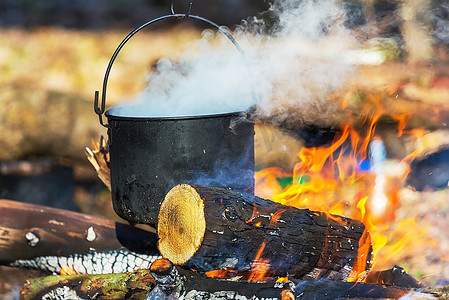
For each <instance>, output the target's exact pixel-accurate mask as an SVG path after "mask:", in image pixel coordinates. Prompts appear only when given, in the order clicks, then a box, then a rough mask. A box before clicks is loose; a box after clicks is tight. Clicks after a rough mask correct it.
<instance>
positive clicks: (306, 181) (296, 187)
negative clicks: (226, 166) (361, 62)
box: [256, 85, 428, 281]
mask: <svg viewBox="0 0 449 300" xmlns="http://www.w3.org/2000/svg"><path fill="white" fill-rule="evenodd" d="M399 88H400V86H399V85H398V86H395V87H392V89H391V91H390V92H392V91H393V90H395V91H396V90H397V89H399ZM353 93H355V91H354V90H351V91H350V93H348V94H346V95H345V96H344V97H343V102H342V109H343V110H344V109H346V108H348V107H350V106H351V101H354V100H353V98H354V95H353ZM332 97H336V96H335V95H332ZM365 98H366V99H365V101H366V102H367V103H369V105H368V104H367V105H366V106H365V107H364V108H363V112H361V113H360V115H364V116H367V117H365V119H363V120H360V117H352V115H349V117H348V122H347V124H345V125H343V126H342V127H341V130H340V134H339V135H338V136H337V137H336V138H335V139H334V141H333V142H332V144H331V145H330V146H327V147H312V148H305V147H303V148H302V149H301V151H300V152H299V153H298V157H299V159H300V162H298V163H297V164H296V166H295V167H294V169H293V174H292V175H290V177H291V184H289V185H288V186H287V187H285V188H283V187H282V186H281V184H280V183H279V180H278V179H279V178H287V177H288V176H289V175H288V174H286V173H285V172H283V171H282V170H280V169H278V168H275V167H271V168H268V169H264V170H261V171H259V172H257V173H256V194H257V195H258V196H261V197H265V198H270V199H271V200H273V201H276V202H279V203H282V204H285V205H291V206H295V207H298V208H308V209H310V210H312V211H313V210H314V211H322V212H324V213H325V214H326V216H328V218H330V219H333V220H336V221H339V222H342V221H343V220H342V219H341V218H340V217H336V216H335V215H345V216H347V217H350V218H353V219H358V220H360V221H361V222H363V224H364V225H365V227H366V231H365V233H364V235H363V238H362V239H361V241H360V243H359V248H358V249H359V259H358V261H357V262H356V265H355V266H354V269H353V273H351V275H350V278H349V280H350V281H356V280H360V278H361V276H362V273H363V271H364V270H365V268H366V263H367V261H366V256H365V258H364V259H363V255H367V253H368V252H369V251H370V250H369V249H368V248H369V247H370V245H372V249H373V257H374V259H373V262H372V263H373V264H372V267H373V268H378V269H379V268H387V267H392V265H390V264H391V263H393V265H394V263H396V262H394V261H393V260H392V257H394V255H396V254H397V251H400V250H403V249H404V247H406V246H407V244H411V243H412V241H413V240H414V241H415V242H416V241H417V240H416V237H415V238H414V236H413V235H414V234H413V230H415V228H416V227H419V226H418V225H417V224H416V223H415V222H414V220H413V218H409V219H404V220H401V221H398V220H396V213H395V211H396V209H397V207H398V206H399V204H400V198H399V191H400V189H401V187H402V186H403V183H404V181H405V179H406V177H407V175H408V173H409V171H410V167H409V165H410V163H411V162H412V161H413V159H415V157H417V155H419V154H420V153H422V150H420V149H419V148H420V147H418V149H417V150H416V151H414V152H411V153H409V154H408V155H407V156H406V157H405V158H404V159H403V160H402V161H396V162H395V161H388V162H385V163H384V164H382V166H381V168H380V171H374V168H373V166H371V167H372V168H371V169H369V170H364V169H363V168H362V163H363V162H364V161H366V160H367V159H368V152H369V147H370V143H372V141H373V140H374V139H379V140H380V138H379V137H376V127H377V123H378V121H379V119H380V118H381V117H383V116H385V115H388V117H389V118H390V119H392V120H396V122H397V135H398V136H404V135H408V136H409V137H410V138H415V139H419V138H420V137H422V136H423V135H424V133H425V131H423V130H420V129H418V130H412V131H411V130H406V125H407V121H408V120H409V119H410V115H405V114H402V115H389V114H388V110H387V109H385V108H384V107H383V106H382V101H381V97H377V95H366V97H365ZM418 146H419V145H418ZM387 163H392V164H393V165H392V166H389V165H388V164H387ZM393 222H399V225H398V226H396V227H394V228H392V227H391V226H389V225H390V224H392V223H393ZM402 224H407V225H408V226H410V227H409V230H405V227H404V225H402ZM417 231H419V232H421V234H422V235H424V233H423V232H422V229H419V230H417ZM370 236H371V237H370ZM426 240H428V239H426ZM261 249H262V250H263V247H261ZM369 263H370V262H369Z"/></svg>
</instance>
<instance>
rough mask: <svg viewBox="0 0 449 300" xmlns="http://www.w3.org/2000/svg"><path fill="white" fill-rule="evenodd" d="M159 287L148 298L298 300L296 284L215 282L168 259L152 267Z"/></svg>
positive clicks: (156, 262)
mask: <svg viewBox="0 0 449 300" xmlns="http://www.w3.org/2000/svg"><path fill="white" fill-rule="evenodd" d="M150 272H151V275H153V278H154V279H155V282H156V287H155V288H154V289H153V290H152V291H151V292H150V293H149V296H148V299H149V300H150V299H161V298H158V297H161V296H165V297H167V298H168V299H197V300H199V299H285V300H288V299H295V297H294V294H293V287H294V286H293V284H292V283H291V282H283V283H275V282H270V283H252V282H244V281H228V280H220V279H212V278H208V277H205V276H204V275H202V274H199V273H195V272H192V271H190V270H183V269H181V268H179V267H175V266H174V265H173V264H172V263H171V262H170V261H169V260H167V259H164V258H162V259H159V260H156V261H155V262H154V263H153V264H152V265H151V268H150Z"/></svg>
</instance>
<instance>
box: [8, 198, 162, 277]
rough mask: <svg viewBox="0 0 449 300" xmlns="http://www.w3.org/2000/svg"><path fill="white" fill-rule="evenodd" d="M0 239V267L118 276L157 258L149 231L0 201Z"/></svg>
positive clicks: (39, 207) (43, 208)
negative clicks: (117, 274) (8, 266)
mask: <svg viewBox="0 0 449 300" xmlns="http://www.w3.org/2000/svg"><path fill="white" fill-rule="evenodd" d="M0 236H1V237H2V238H1V239H0V264H3V265H10V266H17V267H30V268H36V269H42V270H46V271H48V272H53V273H61V272H62V273H67V274H76V273H91V274H92V273H96V274H99V273H114V272H115V273H121V272H127V271H133V270H136V269H139V268H148V267H149V266H150V264H151V262H153V261H154V260H155V259H157V258H158V257H159V251H158V250H157V248H156V240H157V237H156V234H155V233H152V232H149V231H146V230H142V229H138V228H135V227H131V226H129V225H126V224H122V223H117V222H114V221H111V220H107V219H103V218H99V217H94V216H90V215H86V214H81V213H76V212H72V211H67V210H62V209H56V208H51V207H45V206H40V205H34V204H28V203H22V202H15V201H9V200H0Z"/></svg>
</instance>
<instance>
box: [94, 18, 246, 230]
mask: <svg viewBox="0 0 449 300" xmlns="http://www.w3.org/2000/svg"><path fill="white" fill-rule="evenodd" d="M187 17H189V18H194V19H199V20H202V21H205V22H207V23H209V24H211V25H213V26H215V27H216V28H218V29H219V30H220V31H221V32H223V33H224V34H226V36H228V37H229V38H230V40H231V41H232V42H233V43H234V45H236V47H237V49H238V50H240V51H241V49H240V47H239V46H238V44H237V43H236V41H235V40H234V39H233V38H232V36H231V35H230V34H229V33H228V32H227V31H225V30H224V29H223V28H221V27H219V26H218V25H216V24H215V23H213V22H211V21H209V20H207V19H204V18H202V17H199V16H194V15H189V14H175V13H173V14H171V15H167V16H162V17H159V18H157V19H153V20H151V21H148V22H147V23H145V24H143V25H141V26H140V27H138V28H136V29H135V30H134V31H132V32H131V33H130V34H129V35H128V36H127V37H126V38H125V39H124V40H123V41H122V43H121V44H120V45H119V46H118V48H117V50H116V51H115V53H114V54H113V56H112V58H111V60H110V62H109V65H108V68H107V70H106V74H105V78H104V81H103V94H102V102H101V106H99V105H98V102H99V101H98V98H99V92H98V91H97V92H95V112H96V113H97V114H98V115H99V118H100V123H101V124H102V125H103V126H105V127H107V128H108V137H109V141H108V144H109V151H110V168H111V189H112V191H111V192H112V201H113V204H114V210H115V211H116V213H117V214H118V215H119V216H121V217H122V218H124V219H126V220H128V221H131V222H136V223H145V224H150V225H154V224H156V221H157V216H158V213H159V207H160V203H161V201H162V200H163V199H164V197H165V194H166V193H167V192H168V191H169V190H170V188H172V187H173V186H174V185H176V184H179V183H197V184H206V185H219V186H224V187H229V188H232V189H235V190H238V191H245V192H249V193H252V192H253V191H254V123H253V122H252V121H251V120H252V118H251V117H250V114H251V111H248V112H229V113H223V114H214V115H201V116H184V117H132V116H129V117H128V116H120V115H118V114H115V113H114V110H113V109H112V110H108V111H107V112H106V117H107V118H108V124H104V123H103V118H102V114H103V113H104V111H105V101H106V86H107V80H108V76H109V72H110V70H111V67H112V64H113V62H114V60H115V58H116V56H117V55H118V53H119V51H120V50H121V49H122V47H123V46H124V44H125V43H126V42H127V41H128V40H129V39H130V38H131V37H132V36H133V35H134V34H135V33H137V32H138V31H139V30H141V29H142V28H144V27H146V26H148V25H150V24H152V23H154V22H157V21H160V20H163V19H167V18H187Z"/></svg>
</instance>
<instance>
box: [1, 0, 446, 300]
mask: <svg viewBox="0 0 449 300" xmlns="http://www.w3.org/2000/svg"><path fill="white" fill-rule="evenodd" d="M312 2H313V1H312ZM312 2H311V3H306V4H304V6H299V7H296V9H295V8H291V7H283V6H282V5H281V6H280V7H278V8H277V9H279V11H276V13H277V14H279V16H282V17H285V16H287V17H292V15H294V16H296V15H295V14H294V13H295V12H298V13H299V11H301V14H303V15H301V16H305V14H306V12H309V13H310V11H312V10H313V8H312V6H313V5H312V4H313V3H312ZM323 3H324V4H323V5H324V6H331V7H334V6H333V5H335V3H333V2H332V1H324V2H323ZM287 6H288V5H287ZM273 7H274V8H273V10H275V8H276V7H275V6H273ZM291 11H293V13H292V12H291ZM171 12H172V13H171V14H169V15H166V16H162V17H160V18H156V19H153V20H150V21H148V22H147V23H145V24H143V25H142V26H140V27H138V28H136V29H135V30H134V31H132V32H131V33H130V34H129V35H128V36H126V37H125V38H124V40H123V41H122V43H120V44H119V46H118V48H117V49H116V51H115V52H114V54H113V55H112V58H111V60H110V62H109V65H108V67H107V69H106V73H105V77H104V81H103V89H102V90H101V93H100V92H98V91H97V92H96V93H95V103H94V109H95V113H96V114H97V115H98V116H99V121H100V124H101V125H102V126H104V127H105V128H107V138H104V137H101V139H100V141H99V142H98V143H97V142H96V141H93V146H92V148H86V152H85V154H86V156H87V158H88V160H89V162H90V163H91V164H92V165H93V166H94V168H95V171H96V172H97V173H98V177H99V178H100V179H101V181H102V182H103V183H104V184H105V185H106V187H107V188H108V189H109V190H110V191H111V197H112V202H113V206H114V211H115V212H116V213H117V215H119V216H120V217H121V218H122V219H123V220H125V221H127V222H128V224H125V223H118V222H113V221H111V220H107V219H104V218H100V217H93V216H90V215H86V214H81V213H75V212H69V211H66V210H61V209H56V208H50V207H44V206H39V205H32V204H23V203H21V204H19V203H18V202H15V201H10V200H1V201H0V215H1V216H2V218H1V219H0V229H1V231H0V234H1V236H4V237H5V239H4V240H5V241H6V242H0V249H2V250H4V251H1V252H0V253H2V252H3V254H0V262H1V263H2V264H6V265H9V266H13V267H21V268H24V267H26V268H36V269H42V270H45V271H46V272H49V273H53V274H54V276H49V277H44V278H32V279H30V280H28V281H27V282H26V284H25V286H24V287H23V289H22V292H21V296H22V298H23V299H36V298H42V299H58V298H74V299H84V298H98V297H99V298H101V297H105V298H107V299H124V298H132V299H355V298H363V299H385V298H388V299H390V298H392V299H399V298H402V297H404V298H405V299H407V297H410V298H412V299H415V298H416V299H436V298H438V297H440V296H441V295H442V293H443V292H444V291H443V292H442V291H438V290H436V289H426V288H425V286H424V285H423V284H422V283H421V282H420V280H418V279H419V278H418V279H417V278H416V277H418V276H417V275H418V274H417V272H411V274H407V272H406V269H411V267H410V266H409V265H402V264H401V263H403V262H406V261H407V260H406V259H405V258H406V257H407V256H408V257H412V256H413V255H414V254H415V253H418V252H428V253H430V254H428V255H433V256H434V259H435V260H436V261H438V262H441V261H446V260H447V255H445V253H444V251H445V249H447V248H444V247H442V246H441V245H440V244H439V242H438V241H436V240H435V235H434V234H433V233H432V232H431V230H429V229H428V224H430V223H429V220H425V219H424V218H422V217H420V215H419V212H418V211H417V212H416V214H415V215H410V214H406V213H404V211H403V207H404V205H406V204H405V203H406V200H404V199H405V198H407V197H404V194H407V193H409V194H412V193H415V191H416V190H419V191H421V190H426V189H427V188H429V185H431V184H433V185H434V186H436V185H437V182H436V180H435V182H433V183H428V182H424V180H421V179H422V177H420V175H419V173H420V172H421V171H422V170H424V171H422V172H427V173H428V175H429V176H430V175H431V174H432V173H433V172H434V171H435V172H438V171H437V169H435V168H431V166H430V167H429V163H427V162H426V160H427V159H437V158H431V157H430V156H429V155H428V153H433V154H432V155H434V157H437V156H438V155H439V153H443V152H444V151H445V150H444V149H443V148H444V147H445V146H447V145H448V144H449V142H446V141H445V138H447V136H448V134H447V133H446V131H444V130H441V131H439V130H433V131H431V130H429V126H427V127H426V126H417V125H416V124H417V123H420V122H422V119H423V118H422V115H420V114H419V113H417V114H416V115H414V114H412V113H410V112H409V111H408V107H403V106H401V105H399V104H397V103H402V104H404V103H407V100H404V99H406V98H407V93H408V91H409V89H410V85H409V84H408V83H407V82H400V83H398V82H389V83H388V85H387V86H382V88H379V89H377V90H370V91H367V90H366V89H364V87H363V83H362V82H363V80H362V79H358V80H359V81H357V80H355V81H352V82H350V80H349V78H352V77H351V76H353V74H354V73H355V72H359V71H360V70H359V69H357V68H355V67H354V66H353V65H352V64H353V62H349V61H345V60H347V58H341V61H339V60H338V59H336V57H335V56H334V55H335V54H333V53H331V52H332V51H327V50H326V49H324V48H326V46H328V45H330V44H333V43H335V44H337V45H338V46H337V50H335V48H333V50H335V51H339V52H341V53H344V54H345V55H355V54H354V53H355V52H351V51H349V50H348V49H346V48H347V46H346V45H343V44H346V43H354V41H353V39H352V37H351V36H350V35H348V34H347V32H346V31H344V30H343V29H342V28H343V27H341V21H339V18H340V17H341V16H340V15H339V14H338V13H336V15H333V14H335V12H333V13H332V12H329V15H328V16H327V17H323V16H321V18H323V20H322V21H323V22H324V19H326V18H328V19H331V18H334V19H335V20H332V22H331V21H327V22H329V24H328V25H329V26H330V24H332V26H330V27H329V28H328V30H329V32H325V33H323V32H322V30H321V29H322V28H321V27H319V26H323V24H321V23H320V22H317V24H315V23H314V22H315V20H312V19H311V20H309V21H310V23H313V24H312V25H311V28H312V27H314V26H315V25H316V26H318V27H319V28H320V30H318V33H317V35H318V36H317V37H316V36H315V35H314V32H306V33H305V34H304V35H301V34H299V33H298V32H296V30H297V26H292V25H294V24H289V23H284V22H287V21H286V20H284V19H282V18H281V19H280V21H279V22H280V25H279V26H280V27H281V28H282V29H281V30H280V32H281V33H282V34H280V33H272V35H273V38H266V37H264V38H262V37H261V36H259V35H257V36H256V37H254V36H253V37H252V39H250V40H245V37H248V32H247V31H246V30H248V29H247V28H246V29H242V28H240V29H239V30H237V31H236V36H237V37H240V38H242V40H243V43H242V44H243V46H241V45H240V44H239V42H237V40H238V39H234V36H233V35H231V34H230V33H229V32H228V31H227V29H225V28H223V27H220V26H218V25H216V24H215V23H213V22H211V21H209V20H208V19H205V18H203V17H200V16H196V15H192V14H191V5H190V7H189V9H188V11H187V12H186V13H183V14H178V13H176V12H175V10H174V7H173V4H172V7H171ZM166 19H180V20H185V19H195V20H197V21H198V20H199V21H202V22H206V23H207V25H210V26H213V27H216V29H218V31H219V32H221V33H222V34H223V36H224V39H222V38H221V36H219V37H216V38H215V39H214V38H213V37H210V36H208V34H209V33H208V32H206V33H205V34H204V38H203V40H202V41H201V42H200V43H199V45H200V47H205V49H206V50H205V51H204V52H201V54H203V55H205V56H206V58H205V59H204V58H203V59H202V58H198V57H197V56H198V55H197V54H195V55H193V56H189V57H188V59H186V58H181V59H180V61H179V62H176V63H174V62H170V61H168V60H164V59H161V60H160V61H159V62H158V63H156V64H155V65H154V66H153V73H152V74H151V76H149V79H148V81H149V87H148V88H147V90H145V91H144V92H143V93H142V94H141V95H139V96H137V97H136V99H134V100H135V101H134V102H132V103H131V104H129V103H128V104H123V105H118V106H114V107H112V108H111V109H109V110H108V111H106V91H107V84H108V78H109V73H110V72H111V70H112V66H113V63H114V61H115V59H116V58H117V57H118V55H119V53H120V51H121V50H122V48H123V47H124V46H125V44H126V43H127V42H128V41H129V40H131V38H132V37H133V36H134V35H136V34H137V33H138V32H139V31H140V30H142V29H144V28H146V27H147V26H149V25H152V24H153V23H155V22H159V21H164V20H166ZM286 19H289V18H286ZM318 23H320V24H318ZM254 24H257V22H255V23H254ZM254 24H250V26H248V28H251V26H255V25H254ZM315 29H316V28H315ZM278 30H279V29H278ZM286 33H288V35H286ZM292 33H293V34H292ZM322 34H327V35H329V36H328V37H327V39H325V40H324V41H321V40H320V39H319V37H321V36H320V35H322ZM315 38H316V40H314V39H315ZM339 38H341V39H342V41H343V42H341V43H340V42H338V43H337V42H336V41H338V40H339ZM309 39H310V40H313V42H310V41H309ZM211 40H213V42H211ZM306 40H307V42H305V41H306ZM205 41H206V42H207V43H206V44H207V46H204V43H205ZM229 41H230V42H231V43H230V44H231V48H232V50H231V51H229V47H228V46H229V45H227V44H229ZM209 43H212V44H213V43H216V44H218V45H219V47H218V48H217V47H215V48H213V51H217V52H218V54H213V53H212V52H213V51H210V50H211V49H210V48H209V47H210V46H209ZM226 43H227V44H226ZM252 43H254V44H255V45H252V46H250V45H251V44H252ZM296 44H299V45H301V47H299V48H301V49H297V48H298V46H296ZM224 45H226V46H224ZM245 46H247V48H248V51H246V52H245ZM279 46H281V47H280V48H284V49H283V50H282V51H281V52H275V54H276V55H273V51H274V50H273V49H274V48H275V47H279ZM318 46H320V47H322V48H323V49H324V50H323V51H322V52H320V53H319V55H316V54H314V55H312V54H313V52H314V50H313V49H316V48H314V47H317V48H318ZM220 47H221V48H223V49H224V50H223V49H221V48H220ZM217 49H218V50H217ZM311 49H312V50H311ZM346 50H348V51H346ZM348 53H349V54H348ZM228 54H229V55H228ZM278 54H280V55H278ZM345 55H343V56H342V57H346V56H345ZM280 57H281V58H282V59H283V58H285V57H286V58H287V59H288V60H287V61H288V62H291V64H290V65H288V66H287V67H285V66H282V67H280V66H278V63H277V59H280ZM305 57H308V58H310V59H307V60H306V59H304V58H305ZM335 60H338V62H337V63H336V62H335ZM330 61H332V62H333V63H330ZM223 62H225V63H223ZM262 62H266V65H264V64H263V63H262ZM282 62H284V61H282ZM314 68H316V69H317V71H316V72H317V74H318V75H317V74H315V73H314V72H310V69H314ZM236 69H237V70H236ZM361 69H362V68H361ZM268 70H269V71H270V72H268ZM204 72H205V73H204ZM291 72H293V76H289V75H290V74H291ZM361 72H363V70H362V71H361ZM215 73H218V74H219V75H216V74H215ZM223 73H225V75H223ZM312 73H313V75H312ZM198 74H201V75H205V77H201V76H198ZM304 74H306V75H304ZM200 77H201V79H200V80H199V83H198V82H196V81H195V79H196V78H200ZM248 78H250V79H248ZM206 79H207V80H210V81H205V80H206ZM323 79H324V80H323ZM327 79H329V80H327ZM322 81H324V82H322ZM212 83H214V84H217V86H218V87H217V89H216V90H214V89H213V88H210V87H209V85H210V84H212ZM241 86H244V88H242V87H241ZM202 88H204V89H202ZM195 90H200V91H201V92H197V93H196V94H195V95H194V96H192V93H193V92H192V91H195ZM198 95H199V96H198ZM195 97H199V98H200V99H197V98H195ZM178 98H179V99H178ZM192 98H194V99H193V100H195V101H196V100H198V102H199V103H197V105H198V107H199V108H205V111H203V110H198V107H194V106H195V105H194V104H195V103H194V102H195V101H193V102H192ZM161 99H162V100H163V101H162V102H161ZM243 99H249V100H243ZM175 100H176V101H177V100H179V104H178V103H177V102H174V101H175ZM401 101H402V102H401ZM172 102H174V103H176V104H175V105H172V104H173V103H172ZM228 102H230V106H227V104H229V103H228ZM447 108H448V107H447V104H446V103H444V102H443V103H440V104H439V105H438V106H434V107H433V111H432V114H429V111H424V110H423V112H421V114H425V115H426V116H425V117H426V118H425V120H426V121H427V122H430V121H435V120H436V121H435V122H437V123H438V122H442V121H441V120H445V116H444V112H445V111H446V110H447ZM104 117H106V118H107V121H106V120H104ZM444 126H445V125H444ZM434 127H436V126H434ZM433 129H435V128H433ZM318 131H319V132H321V133H324V134H323V136H320V137H318V135H319V134H318V133H317V132H318ZM308 132H309V133H308ZM310 132H312V137H311V135H310ZM278 138H280V139H281V140H282V143H279V144H281V147H279V148H277V147H276V146H279V145H276V144H277V139H278ZM398 145H399V146H398ZM292 149H294V150H293V151H289V150H292ZM287 152H288V153H287ZM441 155H442V157H443V160H444V158H445V157H446V156H445V152H444V153H443V154H441ZM283 156H284V158H285V157H288V158H285V159H283V158H282V157H283ZM429 168H431V169H430V171H429ZM429 172H430V173H429ZM444 178H447V177H444ZM444 180H445V179H444ZM444 180H443V181H444ZM438 184H439V186H440V187H441V184H440V183H438ZM443 184H446V185H447V181H446V182H443ZM414 195H415V194H414ZM417 195H418V196H415V197H419V196H420V195H421V194H417ZM445 195H447V193H446V194H445ZM443 197H444V196H443ZM417 202H418V201H416V200H415V202H413V204H414V205H415V204H416V203H417ZM13 216H14V218H13ZM15 216H19V217H20V218H16V217H15ZM15 218H16V219H17V220H16V219H15ZM40 224H45V225H40ZM13 249H20V251H17V252H14V251H13Z"/></svg>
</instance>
